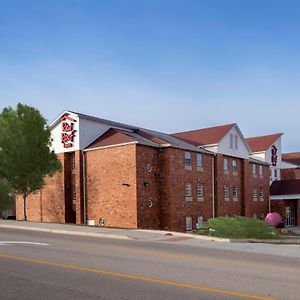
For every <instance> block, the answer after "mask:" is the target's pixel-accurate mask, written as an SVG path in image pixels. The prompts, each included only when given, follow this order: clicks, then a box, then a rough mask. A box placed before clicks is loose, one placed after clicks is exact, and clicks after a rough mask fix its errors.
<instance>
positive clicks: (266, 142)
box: [246, 133, 283, 152]
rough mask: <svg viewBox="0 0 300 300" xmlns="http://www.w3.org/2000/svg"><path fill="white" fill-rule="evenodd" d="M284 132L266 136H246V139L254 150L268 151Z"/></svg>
mask: <svg viewBox="0 0 300 300" xmlns="http://www.w3.org/2000/svg"><path fill="white" fill-rule="evenodd" d="M282 134H283V133H276V134H270V135H264V136H255V137H250V138H246V141H247V143H248V145H249V146H250V148H251V150H252V151H253V152H260V151H266V150H268V149H269V147H270V146H271V145H272V144H274V143H275V142H276V141H277V140H278V139H279V138H280V137H281V136H282Z"/></svg>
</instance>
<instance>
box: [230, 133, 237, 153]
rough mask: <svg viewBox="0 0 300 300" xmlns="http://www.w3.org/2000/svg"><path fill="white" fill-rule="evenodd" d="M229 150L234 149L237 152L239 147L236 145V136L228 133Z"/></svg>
mask: <svg viewBox="0 0 300 300" xmlns="http://www.w3.org/2000/svg"><path fill="white" fill-rule="evenodd" d="M229 137H230V149H235V150H238V148H239V145H238V141H239V139H238V136H237V135H236V134H232V133H230V136H229Z"/></svg>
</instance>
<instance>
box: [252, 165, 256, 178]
mask: <svg viewBox="0 0 300 300" xmlns="http://www.w3.org/2000/svg"><path fill="white" fill-rule="evenodd" d="M252 175H253V177H256V164H252Z"/></svg>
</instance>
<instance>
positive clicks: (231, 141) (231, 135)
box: [229, 133, 233, 149]
mask: <svg viewBox="0 0 300 300" xmlns="http://www.w3.org/2000/svg"><path fill="white" fill-rule="evenodd" d="M229 139H230V142H229V146H230V149H233V134H232V133H230V135H229Z"/></svg>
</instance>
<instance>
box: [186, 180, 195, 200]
mask: <svg viewBox="0 0 300 300" xmlns="http://www.w3.org/2000/svg"><path fill="white" fill-rule="evenodd" d="M185 201H193V189H192V184H191V183H190V182H188V183H186V184H185Z"/></svg>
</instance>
